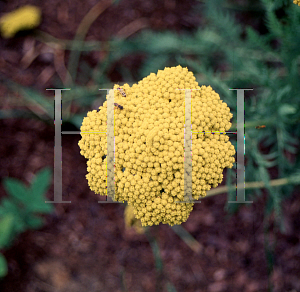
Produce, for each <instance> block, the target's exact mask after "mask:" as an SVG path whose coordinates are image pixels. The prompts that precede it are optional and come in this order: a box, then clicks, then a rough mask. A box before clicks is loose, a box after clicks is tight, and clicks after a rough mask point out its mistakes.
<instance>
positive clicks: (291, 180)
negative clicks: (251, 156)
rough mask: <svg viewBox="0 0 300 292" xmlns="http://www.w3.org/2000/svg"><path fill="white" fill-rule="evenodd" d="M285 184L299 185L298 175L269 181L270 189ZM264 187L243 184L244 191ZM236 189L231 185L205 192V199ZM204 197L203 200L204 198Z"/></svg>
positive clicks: (262, 186)
mask: <svg viewBox="0 0 300 292" xmlns="http://www.w3.org/2000/svg"><path fill="white" fill-rule="evenodd" d="M287 184H296V185H297V184H300V175H299V174H297V175H293V176H290V177H287V178H278V179H273V180H270V186H272V187H278V186H283V185H287ZM237 187H239V188H242V187H244V184H237ZM265 187H266V185H265V183H264V182H263V181H257V182H246V183H245V189H261V188H265ZM234 189H236V185H232V186H230V187H229V188H228V187H227V186H222V187H218V188H215V189H212V190H209V191H207V194H206V197H210V196H215V195H219V194H223V193H228V192H229V190H234ZM206 197H204V198H206Z"/></svg>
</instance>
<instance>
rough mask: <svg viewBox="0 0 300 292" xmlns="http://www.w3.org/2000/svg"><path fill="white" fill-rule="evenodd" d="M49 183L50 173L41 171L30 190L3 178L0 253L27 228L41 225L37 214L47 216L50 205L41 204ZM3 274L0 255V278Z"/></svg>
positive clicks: (14, 181) (3, 265)
mask: <svg viewBox="0 0 300 292" xmlns="http://www.w3.org/2000/svg"><path fill="white" fill-rule="evenodd" d="M50 180H51V170H50V169H49V168H44V169H43V170H41V171H40V172H38V173H37V175H36V177H35V178H34V180H33V181H32V184H31V186H30V187H27V186H26V185H24V184H23V183H22V182H20V181H19V180H17V179H14V178H10V177H8V178H4V179H3V182H2V183H3V186H4V188H5V190H6V192H7V193H8V194H9V197H7V198H3V199H2V201H1V205H0V235H1V236H0V250H1V249H4V248H8V247H9V246H10V245H11V244H12V243H13V240H14V239H15V238H16V237H17V236H18V235H19V234H20V233H22V232H24V231H26V230H28V229H38V228H40V227H42V226H43V224H44V222H43V218H42V217H40V216H39V215H41V214H48V213H51V212H52V211H53V209H54V207H53V205H52V204H46V203H45V193H46V192H47V189H48V187H49V184H50ZM6 274H7V262H6V259H5V257H4V256H3V254H1V253H0V278H1V277H5V276H6Z"/></svg>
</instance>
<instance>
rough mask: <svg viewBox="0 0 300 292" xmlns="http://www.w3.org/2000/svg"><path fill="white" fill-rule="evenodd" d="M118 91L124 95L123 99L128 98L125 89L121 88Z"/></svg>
mask: <svg viewBox="0 0 300 292" xmlns="http://www.w3.org/2000/svg"><path fill="white" fill-rule="evenodd" d="M118 91H119V92H120V93H121V94H122V96H123V97H126V93H125V91H124V89H122V88H120V87H119V88H118Z"/></svg>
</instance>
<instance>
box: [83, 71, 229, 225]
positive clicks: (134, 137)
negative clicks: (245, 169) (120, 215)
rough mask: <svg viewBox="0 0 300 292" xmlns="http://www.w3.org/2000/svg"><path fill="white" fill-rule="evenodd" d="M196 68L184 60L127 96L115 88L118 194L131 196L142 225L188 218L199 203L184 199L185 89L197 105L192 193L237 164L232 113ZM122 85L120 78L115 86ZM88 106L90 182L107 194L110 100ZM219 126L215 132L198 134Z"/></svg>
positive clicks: (85, 126)
mask: <svg viewBox="0 0 300 292" xmlns="http://www.w3.org/2000/svg"><path fill="white" fill-rule="evenodd" d="M195 79H196V78H195V77H194V75H193V73H192V72H189V71H188V69H187V68H182V67H181V66H177V67H172V68H165V69H164V70H159V71H158V73H157V74H154V73H151V74H150V75H149V76H147V77H145V78H144V79H143V80H141V81H140V82H138V84H134V85H133V86H132V87H130V86H129V85H128V84H125V85H124V86H123V89H124V91H125V92H126V97H124V96H122V95H121V93H120V92H118V91H117V90H115V102H116V103H118V104H120V105H122V106H123V110H120V109H117V108H116V109H115V110H114V118H115V124H114V127H115V191H116V192H115V194H116V195H115V200H117V201H128V204H129V205H132V206H133V208H134V213H135V215H136V218H137V219H140V220H141V222H142V226H151V225H158V224H159V223H160V222H162V223H164V224H170V225H174V224H181V223H182V222H185V221H186V220H187V218H188V217H189V214H190V212H191V211H192V209H193V205H194V204H193V203H176V201H177V202H178V201H183V200H184V124H185V91H184V90H176V89H179V88H186V89H189V88H191V89H198V90H194V91H192V93H191V99H192V101H191V103H192V120H191V122H192V131H193V133H192V196H193V198H194V199H195V200H197V199H199V197H204V196H205V195H206V191H207V190H209V189H210V188H211V187H217V185H218V184H219V183H221V182H222V179H223V175H222V172H223V169H224V168H225V167H229V168H231V167H232V165H233V162H234V161H235V160H234V157H233V156H234V154H235V149H234V146H233V145H232V144H231V143H230V142H229V141H228V140H229V137H228V136H226V134H225V133H223V134H221V133H220V132H225V131H228V130H229V128H230V127H231V123H230V119H231V118H232V114H231V113H230V109H229V107H228V106H227V104H226V103H224V102H222V101H221V100H220V97H219V95H218V94H217V93H216V92H215V91H214V90H212V88H211V87H210V86H208V87H206V86H202V87H199V86H198V83H197V81H196V80H195ZM116 88H119V85H118V84H116V85H115V86H114V89H116ZM99 110H100V111H99V112H97V111H96V110H94V111H92V112H88V114H87V117H85V118H84V120H83V123H82V127H81V131H93V132H94V131H99V132H103V133H104V134H89V135H87V134H85V135H82V139H81V140H80V141H79V146H80V149H81V154H82V155H83V156H84V157H86V158H87V159H88V162H87V166H88V167H87V170H88V174H87V176H86V177H87V180H88V183H89V186H90V188H91V190H93V191H94V192H95V193H97V194H101V195H105V194H106V193H107V190H106V185H107V184H106V175H107V169H106V168H107V167H106V165H107V159H106V157H105V155H107V138H106V135H105V132H106V131H107V124H106V122H107V101H105V102H104V104H103V106H102V107H100V108H99ZM196 131H197V132H202V131H206V132H208V131H210V132H211V131H218V132H216V133H214V134H211V133H195V132H196Z"/></svg>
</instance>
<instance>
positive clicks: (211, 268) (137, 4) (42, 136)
mask: <svg viewBox="0 0 300 292" xmlns="http://www.w3.org/2000/svg"><path fill="white" fill-rule="evenodd" d="M238 2H239V3H243V2H245V1H238ZM195 3H196V1H175V0H165V1H148V0H145V1H142V0H134V1H129V0H126V1H121V2H120V3H119V5H118V7H116V6H109V7H108V8H107V9H106V10H105V11H104V12H103V13H102V14H101V15H100V16H99V17H98V19H97V20H96V21H95V22H94V23H93V24H92V26H91V28H90V29H89V32H88V35H87V38H86V39H87V40H93V39H94V40H103V41H104V40H108V39H109V38H110V37H111V36H113V35H117V34H120V35H122V34H123V35H127V34H128V35H130V34H134V33H137V32H138V31H139V30H141V29H143V28H151V29H153V30H155V31H162V30H166V29H168V30H172V31H177V32H190V31H193V30H194V29H196V28H197V27H198V26H199V25H204V24H205V21H204V20H203V19H201V16H199V15H197V14H194V13H193V5H194V4H195ZM25 4H33V5H37V6H39V7H40V8H41V9H42V14H43V21H42V24H41V25H40V27H39V29H40V30H42V31H45V32H47V33H49V34H51V35H52V36H54V37H56V38H59V39H60V38H62V39H69V40H72V39H73V38H74V36H75V32H76V29H77V27H78V24H79V22H80V21H81V20H82V18H83V17H84V16H85V15H86V13H87V12H88V11H89V10H90V9H91V8H92V7H93V6H94V5H96V4H97V1H94V0H90V1H56V0H51V1H45V2H41V1H24V0H21V1H9V2H4V1H0V10H1V15H2V14H3V13H5V12H8V11H11V10H13V9H15V8H17V7H20V6H22V5H25ZM238 20H239V21H240V22H242V23H243V24H251V25H252V26H254V27H255V28H256V29H260V28H261V26H262V24H261V21H260V20H258V19H257V18H256V17H255V15H253V14H251V13H241V14H239V16H238ZM132 23H133V24H132ZM130 25H131V26H130ZM124 28H125V29H124ZM39 45H40V43H38V42H33V41H32V38H31V37H30V35H27V34H25V35H22V34H19V35H18V36H17V37H15V38H13V39H9V40H4V39H2V38H1V39H0V50H1V57H0V68H1V69H0V71H1V74H2V75H3V76H6V77H7V78H10V79H12V80H14V81H15V82H17V83H20V84H22V85H24V86H28V87H32V88H35V89H38V90H40V91H41V92H45V88H51V87H52V88H53V83H52V82H53V78H54V77H55V76H56V77H57V76H59V74H64V72H62V73H61V72H58V71H59V70H57V67H55V64H54V63H55V62H54V61H55V60H54V59H53V54H49V53H47V52H44V53H42V54H40V55H39V56H38V57H37V58H36V59H34V60H33V61H32V62H29V63H28V64H27V67H26V66H22V64H23V63H22V62H21V60H22V59H23V58H24V55H25V54H26V50H28V49H30V48H32V47H33V49H34V48H37V46H39ZM42 47H43V45H41V47H40V48H42ZM68 54H69V53H68V52H66V54H65V55H64V56H63V58H62V60H63V61H64V62H65V64H67V60H68ZM82 58H85V59H86V60H88V61H89V62H90V64H91V66H93V65H95V64H96V63H97V61H98V59H99V58H104V57H103V55H102V53H101V52H91V53H90V54H89V56H88V57H87V56H85V57H82ZM23 61H24V59H23ZM25 61H26V60H25ZM25 61H24V62H25ZM122 62H125V63H126V65H127V66H128V68H129V69H131V70H133V71H134V69H135V68H138V66H139V65H140V63H141V62H142V56H139V55H135V56H128V57H126V58H124V60H122ZM25 63H26V62H25ZM117 66H118V63H116V64H115V68H116V67H117ZM24 67H26V68H25V69H24ZM115 68H112V69H111V71H110V72H109V78H110V80H111V81H112V82H117V81H119V77H120V76H119V75H118V73H117V70H115ZM6 93H7V89H6V88H5V86H1V100H2V102H5V94H6ZM48 93H49V92H48ZM49 95H51V93H50V94H49ZM2 102H1V103H2ZM0 129H1V136H0V164H1V168H0V178H1V179H3V177H7V176H10V177H14V178H17V179H20V180H21V181H23V182H25V183H28V184H29V183H30V181H31V179H32V177H33V175H34V174H35V173H36V172H37V171H38V170H40V169H41V168H43V167H45V166H49V167H51V168H52V169H53V165H54V161H53V156H54V150H53V149H54V127H51V126H48V125H46V124H44V123H42V122H40V121H37V120H26V119H15V118H12V119H3V120H0ZM79 139H80V135H63V136H62V149H63V199H64V200H70V201H72V203H71V204H55V212H54V214H52V215H49V216H45V222H46V224H45V226H44V227H43V228H42V229H40V230H38V231H27V232H25V233H23V234H21V235H20V236H19V237H18V238H17V239H16V240H15V242H14V244H13V245H12V246H11V248H10V249H8V250H5V251H4V252H3V253H4V255H5V257H6V259H7V261H8V266H9V273H8V276H7V277H6V278H4V279H3V280H2V281H0V291H1V292H15V291H16V292H21V291H24V292H42V291H45V292H46V291H51V292H52V291H53V292H54V291H59V292H60V291H62V292H65V291H66V292H67V291H72V292H76V291H90V292H93V291H101V292H102V291H103V292H106V291H107V292H110V291H115V292H119V291H120V292H121V291H125V290H124V289H123V288H122V282H124V283H125V284H126V289H127V291H130V292H140V291H141V292H143V291H155V281H156V271H155V263H154V258H153V254H152V250H151V247H150V245H149V242H148V240H147V238H146V236H145V235H138V234H136V233H135V231H134V230H127V229H125V226H124V219H123V213H124V206H123V205H122V204H98V200H99V197H98V196H97V195H95V194H94V193H93V192H91V191H90V190H89V187H88V184H87V180H86V178H85V175H86V173H87V171H86V160H85V158H84V157H82V156H81V155H80V150H79V147H78V141H79ZM275 174H276V170H274V173H271V178H276V176H275ZM223 183H224V182H223ZM296 193H298V194H299V188H298V192H296V191H294V195H293V196H292V197H291V198H290V199H288V200H286V201H284V203H283V209H284V218H283V219H282V220H284V225H285V227H286V228H285V230H286V231H285V233H284V234H282V233H281V232H279V231H277V230H275V229H272V222H273V218H271V220H270V224H271V229H270V233H269V235H268V238H267V240H268V242H269V243H270V244H272V243H274V242H275V241H276V245H275V253H274V254H275V257H274V266H273V269H272V270H271V272H270V273H271V274H270V277H268V266H267V260H266V256H265V250H264V240H265V234H264V230H263V218H264V206H265V202H266V195H263V196H262V197H261V198H260V199H259V200H258V201H255V202H254V203H253V204H248V205H245V206H243V207H241V209H240V210H239V211H238V213H236V214H235V215H233V216H232V217H229V216H227V215H226V211H224V206H225V204H226V200H227V197H226V195H225V194H221V195H217V196H214V197H210V198H206V199H202V200H201V201H202V202H201V204H195V207H194V210H193V212H192V213H191V215H190V217H189V219H188V221H187V222H186V223H184V224H183V227H184V228H186V230H187V231H189V232H190V233H191V234H192V235H193V236H194V237H195V239H196V240H197V241H198V242H199V243H200V246H201V248H200V249H199V252H198V253H196V252H194V251H192V250H191V249H190V248H189V247H188V246H187V245H186V244H185V243H184V242H183V241H182V239H180V238H179V237H178V236H177V235H176V234H175V233H174V231H173V230H172V229H171V228H170V227H169V226H166V225H159V226H158V227H153V228H151V232H152V234H153V235H154V236H155V237H156V239H157V241H158V245H159V248H160V252H161V257H162V259H163V263H164V278H163V285H164V287H165V286H166V283H167V281H169V282H171V283H173V285H174V286H175V288H176V289H177V291H178V292H202V291H208V292H221V291H232V292H235V291H245V292H255V291H262V292H264V291H268V285H269V281H270V283H271V285H272V286H273V290H272V291H276V292H297V291H300V277H299V275H300V265H299V263H300V256H299V254H300V243H299V236H300V230H299V229H300V227H299V226H300V219H299V210H300V198H299V196H297V194H296ZM5 196H6V194H5V192H4V188H3V186H2V184H0V198H3V197H5ZM47 196H48V198H49V199H51V200H52V199H53V184H52V185H51V188H50V189H49V191H48V193H47ZM161 291H167V290H166V288H163V289H162V290H161Z"/></svg>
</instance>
